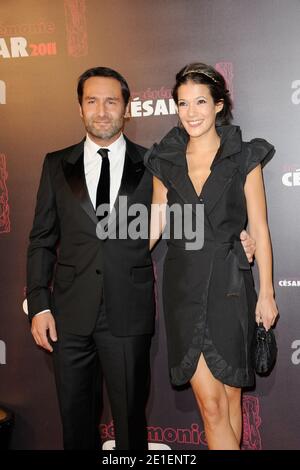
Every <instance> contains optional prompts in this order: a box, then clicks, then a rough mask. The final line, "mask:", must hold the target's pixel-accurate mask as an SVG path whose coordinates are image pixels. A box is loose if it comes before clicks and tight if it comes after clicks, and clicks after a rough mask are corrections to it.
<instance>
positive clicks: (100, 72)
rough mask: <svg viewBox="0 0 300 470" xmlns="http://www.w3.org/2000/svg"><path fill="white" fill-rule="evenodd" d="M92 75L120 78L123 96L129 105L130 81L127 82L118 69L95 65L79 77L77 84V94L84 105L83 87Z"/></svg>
mask: <svg viewBox="0 0 300 470" xmlns="http://www.w3.org/2000/svg"><path fill="white" fill-rule="evenodd" d="M91 77H109V78H114V79H115V80H118V82H119V83H120V85H121V90H122V96H123V99H124V103H125V106H127V104H128V101H129V98H130V90H129V86H128V83H127V82H126V80H125V78H124V77H122V75H121V74H120V73H119V72H117V71H116V70H113V69H110V68H109V67H94V68H92V69H88V70H86V71H85V72H83V74H81V75H80V77H79V79H78V85H77V96H78V101H79V104H80V105H82V96H83V87H84V83H85V82H86V80H87V79H88V78H91Z"/></svg>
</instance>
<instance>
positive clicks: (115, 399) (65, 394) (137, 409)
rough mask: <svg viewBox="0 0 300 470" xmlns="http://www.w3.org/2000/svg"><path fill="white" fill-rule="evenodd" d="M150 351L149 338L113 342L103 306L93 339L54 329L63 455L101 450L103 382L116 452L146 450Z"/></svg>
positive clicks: (140, 337) (144, 336)
mask: <svg viewBox="0 0 300 470" xmlns="http://www.w3.org/2000/svg"><path fill="white" fill-rule="evenodd" d="M150 345H151V335H141V336H130V337H117V336H113V335H112V334H111V333H110V331H109V329H108V325H107V320H106V314H105V308H104V305H103V304H102V305H101V308H100V312H99V317H98V320H97V323H96V325H95V329H94V331H93V332H92V334H91V335H88V336H81V335H74V334H71V333H68V332H65V331H60V330H59V326H58V341H57V342H56V343H54V344H53V347H54V351H53V357H54V370H55V377H56V386H57V393H58V399H59V405H60V412H61V418H62V424H63V439H64V449H66V450H67V449H100V438H99V421H100V414H101V405H102V381H103V379H104V380H105V383H106V387H107V392H108V397H109V400H110V405H111V411H112V417H113V421H114V430H115V440H116V449H118V450H145V449H147V428H146V416H145V407H146V403H147V399H148V393H149V385H150Z"/></svg>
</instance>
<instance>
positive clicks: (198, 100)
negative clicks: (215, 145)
mask: <svg viewBox="0 0 300 470" xmlns="http://www.w3.org/2000/svg"><path fill="white" fill-rule="evenodd" d="M222 108H223V102H222V101H220V102H219V103H214V100H213V98H212V96H211V94H210V90H209V88H208V86H207V85H202V84H199V83H194V82H192V81H188V82H187V83H184V84H183V85H181V86H180V87H179V88H178V115H179V118H180V121H181V123H182V125H183V127H184V128H185V130H186V131H187V133H188V134H189V136H190V137H191V138H198V137H202V136H204V135H208V134H209V133H210V132H211V131H213V132H215V122H216V114H217V113H218V112H219V111H221V110H222Z"/></svg>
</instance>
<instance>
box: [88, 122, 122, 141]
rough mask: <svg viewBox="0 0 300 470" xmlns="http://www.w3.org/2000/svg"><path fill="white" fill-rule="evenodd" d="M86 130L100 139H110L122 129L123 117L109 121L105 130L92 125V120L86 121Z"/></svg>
mask: <svg viewBox="0 0 300 470" xmlns="http://www.w3.org/2000/svg"><path fill="white" fill-rule="evenodd" d="M85 124H86V130H87V131H88V133H89V134H90V135H92V136H93V137H96V138H97V139H101V140H110V139H112V138H113V137H114V136H115V135H117V134H119V132H120V131H121V130H122V129H123V125H124V121H123V118H120V119H118V120H115V121H112V122H110V126H109V128H108V129H106V130H104V129H103V130H101V129H98V128H97V127H95V126H94V124H93V121H89V122H86V123H85Z"/></svg>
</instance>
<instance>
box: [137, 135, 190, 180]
mask: <svg viewBox="0 0 300 470" xmlns="http://www.w3.org/2000/svg"><path fill="white" fill-rule="evenodd" d="M187 143H188V136H187V133H186V132H185V131H184V129H181V128H180V127H173V128H172V129H171V130H170V131H169V132H168V133H167V134H166V135H165V136H164V137H163V138H162V139H161V141H160V142H159V143H158V144H157V143H155V144H153V145H152V147H151V148H150V149H149V150H148V151H147V152H146V154H145V156H144V163H145V166H146V168H148V170H149V171H151V173H152V174H154V175H155V176H157V177H159V178H160V179H163V177H164V174H165V173H166V172H168V171H169V169H170V167H172V166H173V165H176V166H183V165H184V164H185V152H186V146H187Z"/></svg>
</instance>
